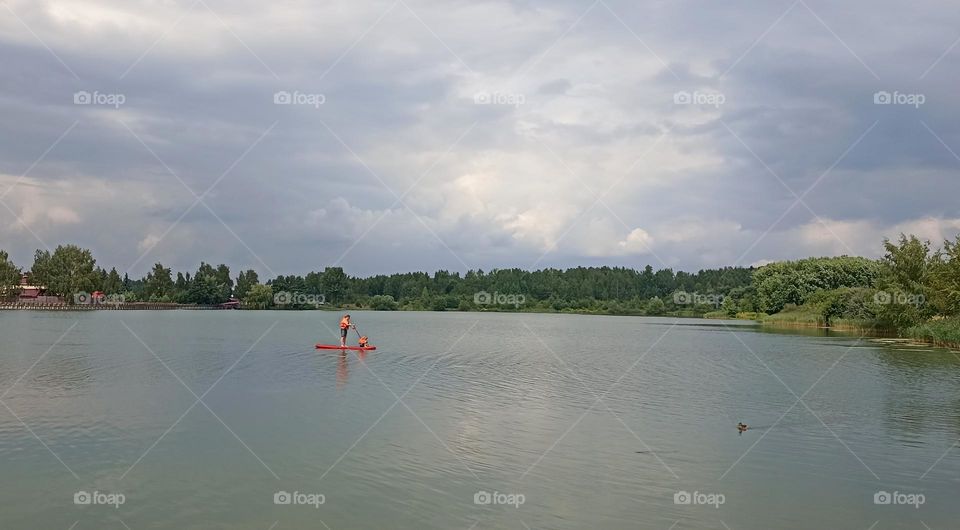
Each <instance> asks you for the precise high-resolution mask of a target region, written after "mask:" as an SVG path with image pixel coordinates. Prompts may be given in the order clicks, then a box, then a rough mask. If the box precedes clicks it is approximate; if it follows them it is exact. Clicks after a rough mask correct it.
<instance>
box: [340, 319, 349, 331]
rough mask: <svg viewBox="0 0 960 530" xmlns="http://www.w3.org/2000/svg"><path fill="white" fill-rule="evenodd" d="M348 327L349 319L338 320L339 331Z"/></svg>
mask: <svg viewBox="0 0 960 530" xmlns="http://www.w3.org/2000/svg"><path fill="white" fill-rule="evenodd" d="M349 327H350V319H349V318H347V317H343V318H341V319H340V329H347V328H349Z"/></svg>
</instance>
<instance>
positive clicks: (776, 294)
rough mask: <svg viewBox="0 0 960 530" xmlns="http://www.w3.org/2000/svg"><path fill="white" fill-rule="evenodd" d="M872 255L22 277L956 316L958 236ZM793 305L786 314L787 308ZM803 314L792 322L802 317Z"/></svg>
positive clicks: (593, 305)
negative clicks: (730, 262) (707, 263)
mask: <svg viewBox="0 0 960 530" xmlns="http://www.w3.org/2000/svg"><path fill="white" fill-rule="evenodd" d="M883 245H884V250H885V254H884V256H883V257H882V258H881V259H879V260H874V259H868V258H863V257H856V256H840V257H821V258H805V259H800V260H793V261H780V262H775V263H771V264H768V265H764V266H762V267H759V268H752V267H722V268H717V269H705V270H700V271H698V272H696V273H688V272H684V271H677V272H674V271H673V270H672V269H669V268H665V269H660V270H654V269H653V267H651V266H649V265H647V266H646V267H644V268H643V269H642V270H636V269H632V268H625V267H575V268H569V269H565V270H561V269H553V268H547V269H540V270H536V271H526V270H522V269H517V268H513V269H493V270H490V271H487V272H485V271H483V270H470V271H467V272H466V273H465V274H463V275H461V274H460V273H459V272H450V271H446V270H440V271H436V272H434V273H433V274H432V275H431V274H428V273H426V272H406V273H396V274H389V275H382V274H381V275H375V276H368V277H357V276H350V275H347V274H346V273H345V272H344V270H343V269H342V268H341V267H327V268H325V269H323V270H321V271H315V272H309V273H307V274H306V275H305V276H300V275H289V276H284V275H281V276H277V277H276V278H272V279H269V280H267V281H265V282H261V279H260V278H259V276H258V275H257V272H256V271H254V270H244V271H241V272H239V273H238V274H237V275H236V276H234V275H232V273H231V270H230V267H229V266H227V265H226V264H220V265H217V266H213V265H211V264H208V263H205V262H201V263H200V266H199V267H198V269H197V270H196V271H195V272H193V273H190V272H177V273H176V274H175V275H174V273H173V272H172V270H171V269H170V268H169V267H165V266H163V265H162V264H160V263H157V264H155V265H154V266H153V268H152V269H151V270H150V271H149V272H148V273H147V274H146V275H145V276H143V277H141V278H137V279H132V278H130V277H129V276H128V275H127V274H124V275H123V276H121V275H120V274H119V273H118V272H117V269H116V268H111V269H110V270H109V271H107V270H106V269H105V268H102V267H100V266H98V265H97V262H96V260H95V259H94V257H93V254H92V252H91V251H90V250H88V249H83V248H80V247H78V246H76V245H61V246H59V247H57V248H56V249H55V250H54V251H53V252H50V251H45V250H38V251H37V252H36V254H35V255H34V262H33V265H32V266H31V268H30V269H29V273H30V281H31V283H33V284H35V285H43V286H45V287H46V288H47V290H48V291H49V292H50V293H52V294H56V295H59V296H62V297H64V298H65V300H66V301H67V302H71V301H72V300H73V299H74V295H75V294H77V293H92V292H94V291H101V292H103V293H105V294H106V295H108V296H118V297H121V298H122V299H123V300H124V301H126V302H137V301H144V302H173V303H180V304H219V303H223V302H225V301H227V300H229V299H231V298H236V299H239V300H241V301H242V303H243V306H244V307H247V308H252V309H270V308H279V309H308V308H317V307H354V308H368V309H376V310H437V311H443V310H460V311H472V310H495V311H537V312H565V311H569V312H591V313H603V314H636V315H678V316H701V315H707V316H718V317H736V316H738V315H739V316H750V317H754V318H757V317H762V316H763V315H775V316H779V317H783V318H788V317H789V318H795V319H801V317H802V318H808V319H810V320H811V321H812V322H814V323H817V324H826V325H831V324H836V323H843V322H856V323H860V324H864V325H873V326H881V327H885V328H893V329H898V330H902V329H907V328H911V327H915V326H918V325H921V324H923V323H925V322H928V321H931V320H937V319H944V318H946V319H950V318H960V235H958V236H957V237H956V239H955V240H954V241H949V240H948V241H944V243H943V245H942V246H941V247H939V248H933V247H932V246H931V244H930V242H929V241H923V240H921V239H919V238H918V237H916V236H913V235H910V236H907V235H903V234H901V236H900V238H899V239H898V240H896V241H890V240H884V241H883ZM21 272H22V269H21V268H20V267H17V266H16V265H15V264H13V263H12V262H11V261H10V259H9V256H8V254H7V253H6V252H4V251H3V250H0V286H7V287H6V289H5V291H4V293H5V296H12V295H14V294H15V291H16V289H15V287H14V286H15V285H16V284H17V283H18V280H19V278H20V275H21ZM791 315H792V316H791ZM798 321H799V320H798Z"/></svg>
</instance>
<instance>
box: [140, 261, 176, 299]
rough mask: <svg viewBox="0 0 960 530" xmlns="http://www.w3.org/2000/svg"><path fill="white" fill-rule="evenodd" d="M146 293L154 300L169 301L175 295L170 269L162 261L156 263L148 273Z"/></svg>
mask: <svg viewBox="0 0 960 530" xmlns="http://www.w3.org/2000/svg"><path fill="white" fill-rule="evenodd" d="M144 294H145V295H146V296H147V298H149V299H150V300H152V301H167V300H170V299H171V297H172V296H173V279H172V277H171V271H170V269H168V268H166V267H164V266H163V265H161V264H160V263H157V264H154V266H153V270H151V271H150V272H149V273H148V274H147V278H146V286H145V289H144Z"/></svg>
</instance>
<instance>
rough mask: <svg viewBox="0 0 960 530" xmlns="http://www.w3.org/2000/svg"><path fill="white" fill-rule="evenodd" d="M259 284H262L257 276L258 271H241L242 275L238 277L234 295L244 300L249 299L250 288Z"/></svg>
mask: <svg viewBox="0 0 960 530" xmlns="http://www.w3.org/2000/svg"><path fill="white" fill-rule="evenodd" d="M258 283H260V278H259V276H257V271H255V270H253V269H250V270H247V271H241V272H240V275H239V276H237V287H236V288H235V289H234V290H233V295H234V296H236V297H237V298H239V299H240V300H243V299H245V298H246V297H247V293H248V292H249V291H250V288H251V287H253V286H254V285H257V284H258Z"/></svg>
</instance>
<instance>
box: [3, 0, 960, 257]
mask: <svg viewBox="0 0 960 530" xmlns="http://www.w3.org/2000/svg"><path fill="white" fill-rule="evenodd" d="M857 2H859V4H860V5H859V6H857V5H854V6H850V5H846V4H845V5H844V6H838V5H831V4H816V3H808V4H809V6H808V5H805V4H796V5H794V7H793V8H792V9H791V10H790V12H789V13H787V14H786V15H784V10H785V9H786V8H787V7H789V6H778V5H773V4H770V5H752V4H751V5H746V4H744V5H738V4H724V5H712V4H698V5H696V6H694V5H691V4H689V3H685V2H680V3H668V4H658V5H656V6H653V7H651V6H640V5H636V4H631V3H627V2H618V1H610V2H606V3H605V4H603V5H596V6H594V7H593V8H592V9H590V10H589V11H587V7H589V6H585V5H583V4H580V3H576V2H542V1H530V2H507V1H481V2H470V3H449V2H444V3H441V2H432V1H429V2H424V3H406V4H394V3H393V2H389V1H373V2H354V3H348V2H341V3H338V4H335V5H330V4H323V5H321V4H317V3H314V2H307V1H295V2H286V3H273V4H271V3H263V2H250V1H241V2H226V1H207V2H204V3H201V4H193V3H192V2H175V1H165V2H141V3H131V2H128V1H126V0H100V1H97V2H90V1H84V0H41V1H33V0H16V1H8V5H9V6H10V8H11V9H12V10H13V11H14V12H15V13H17V15H18V17H19V19H20V20H22V21H23V23H21V22H20V20H17V18H14V17H3V18H0V53H2V54H3V56H4V61H5V63H4V68H5V73H7V74H8V75H5V76H4V79H3V81H2V82H0V83H2V84H0V112H2V113H3V115H4V116H5V118H6V119H5V120H4V121H3V123H0V174H2V175H6V176H5V177H2V178H0V194H2V193H4V191H3V190H5V189H6V188H7V185H5V184H4V183H10V184H12V183H13V182H15V181H16V179H14V178H13V176H17V177H19V175H22V174H24V173H25V172H27V178H25V179H23V180H22V181H21V182H20V183H19V184H18V185H17V186H16V187H15V188H13V189H12V190H11V191H10V192H9V193H8V194H6V195H5V196H3V198H2V200H3V201H4V202H5V203H7V204H8V205H9V206H10V207H11V209H12V210H13V211H14V212H15V213H16V214H17V216H18V217H19V218H20V219H22V220H23V223H20V221H18V220H17V219H16V218H15V217H14V216H13V215H12V214H10V212H8V211H7V210H6V209H5V208H0V234H2V236H3V239H2V246H3V247H4V248H5V250H9V251H10V252H11V254H12V255H13V256H14V257H15V259H18V260H19V262H29V259H30V256H31V255H32V252H33V249H35V248H38V247H39V246H40V245H41V243H40V241H38V240H37V237H39V238H40V239H42V240H43V241H45V242H47V243H49V244H51V245H56V244H58V243H62V242H76V243H79V244H83V245H85V246H90V247H93V249H94V251H95V254H96V255H97V257H98V258H99V259H100V261H101V263H108V264H111V265H113V264H115V265H116V266H117V267H118V268H120V269H125V268H129V267H133V271H132V273H133V274H134V275H136V274H141V273H143V272H144V271H145V270H146V269H147V268H148V267H149V266H150V265H151V264H152V262H155V261H163V262H164V263H165V264H166V265H168V266H174V267H175V268H181V269H191V270H192V269H193V268H195V267H196V265H197V264H198V263H199V261H200V260H205V261H214V262H221V261H222V262H228V263H231V264H232V265H234V267H240V266H243V267H244V268H246V267H253V268H256V269H258V270H259V271H260V272H261V273H263V274H267V273H269V271H276V272H282V273H292V272H304V271H306V270H308V269H319V268H322V267H324V266H326V265H331V264H334V263H337V264H341V265H343V266H345V267H346V268H347V270H348V271H350V272H352V273H358V274H367V273H373V272H392V271H397V270H409V269H417V270H431V269H436V268H449V269H458V270H462V269H464V268H466V267H474V268H477V267H482V268H484V269H489V268H491V267H512V266H521V267H529V266H533V265H537V266H561V267H562V266H576V265H581V264H618V265H627V266H639V267H642V266H643V265H645V264H646V263H648V262H649V263H650V264H652V265H654V266H655V267H661V266H670V267H674V268H682V269H687V270H695V269H698V268H701V267H710V266H722V265H729V264H734V263H740V264H743V263H762V262H764V260H772V259H785V258H796V257H802V256H804V255H808V254H837V253H849V252H851V251H852V252H855V253H861V254H864V255H877V254H878V253H879V252H880V251H881V240H882V238H883V237H885V236H895V235H896V233H898V232H899V231H906V232H916V233H918V234H920V235H923V236H925V237H930V238H931V239H932V240H935V241H938V240H939V239H943V238H946V237H950V236H951V233H956V232H957V231H960V227H958V226H957V225H956V221H955V219H957V218H960V211H958V210H957V205H956V200H955V198H956V197H957V196H960V179H956V178H955V174H956V169H957V167H958V164H960V162H958V160H957V158H956V157H955V156H954V155H953V154H952V153H951V150H953V152H960V125H958V123H960V122H958V120H956V119H955V117H956V116H957V114H958V111H960V106H958V105H960V103H958V102H957V100H956V98H954V97H953V93H954V91H955V90H954V87H955V86H956V84H957V82H960V74H958V72H960V69H958V68H957V66H958V63H960V53H957V52H956V51H954V52H951V53H947V54H946V55H944V51H946V50H947V49H948V46H949V45H950V43H951V42H953V40H954V39H955V35H954V33H955V28H956V25H957V23H960V15H958V14H957V13H956V12H955V10H952V9H951V6H950V4H948V3H945V2H940V1H934V0H921V2H920V3H919V4H918V5H917V7H916V9H914V10H912V11H911V12H903V11H902V10H899V9H894V8H892V7H887V6H881V5H876V4H875V3H870V4H867V3H865V2H863V1H862V0H857ZM811 10H812V12H811ZM781 15H783V17H782V18H780V17H781ZM774 22H777V23H776V24H775V25H773V26H771V24H773V23H774ZM24 24H26V25H27V26H29V30H28V29H27V28H26V27H24ZM825 24H826V25H827V26H829V29H828V28H827V27H825ZM878 27H879V28H883V27H897V28H901V30H900V31H897V32H888V33H886V34H883V35H882V38H879V37H878V34H877V30H876V28H878ZM768 28H769V31H766V30H767V29H768ZM837 37H840V38H841V39H842V42H841V40H840V39H838V38H837ZM38 39H39V40H38ZM41 40H42V42H43V43H45V44H46V45H47V46H49V48H50V49H49V50H48V49H47V48H46V46H44V44H42V43H41V42H40V41H41ZM51 52H52V53H51ZM941 56H942V58H941ZM938 61H939V62H938ZM75 76H76V77H75ZM78 78H79V79H78ZM878 78H879V79H878ZM81 90H83V91H88V92H91V93H92V92H94V91H98V92H99V93H106V94H122V95H123V96H124V97H125V100H126V101H125V103H124V104H123V105H122V106H121V108H119V109H116V108H113V107H107V106H97V105H77V104H74V98H73V95H74V93H75V92H78V91H81ZM881 90H885V91H890V92H893V91H900V92H908V93H922V94H923V95H925V97H926V103H925V104H924V105H922V106H920V107H908V106H898V105H876V104H874V99H873V95H874V93H876V92H877V91H881ZM279 91H288V92H291V93H293V92H295V91H296V92H299V93H302V94H322V95H323V96H324V103H323V104H322V105H317V106H310V105H296V104H291V105H277V104H275V103H274V94H275V93H276V92H279ZM678 93H685V94H689V95H690V96H691V98H690V101H689V102H683V101H680V102H678V101H677V100H676V99H675V95H676V94H678ZM477 94H490V95H491V96H493V97H492V98H491V100H490V101H487V102H480V103H477V102H476V101H475V96H476V95H477ZM698 95H699V96H703V95H713V96H716V95H722V96H723V101H722V103H721V104H715V103H716V101H715V100H714V101H713V102H712V103H711V102H710V101H706V100H705V99H703V98H701V99H702V100H698V99H697V96H698ZM74 123H75V124H76V125H75V126H71V124H74ZM71 127H72V128H71ZM65 131H69V132H68V133H67V134H66V135H64V136H63V137H62V138H60V137H61V135H63V134H64V132H65ZM267 131H269V132H267ZM265 132H267V133H266V134H265ZM58 138H60V140H59V141H58ZM180 181H182V183H181V182H180ZM184 184H185V185H186V186H184ZM905 187H906V189H905ZM187 188H189V189H187ZM208 189H209V192H208V193H207V194H206V195H204V202H203V204H195V202H196V196H195V195H194V193H196V194H202V193H204V192H205V191H206V190H208ZM797 197H802V198H803V203H802V204H798V203H797ZM191 206H192V209H191ZM208 207H209V209H208ZM785 212H786V214H785ZM818 218H819V219H823V222H821V221H819V220H818ZM27 228H29V230H27ZM35 236H36V237H35Z"/></svg>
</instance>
